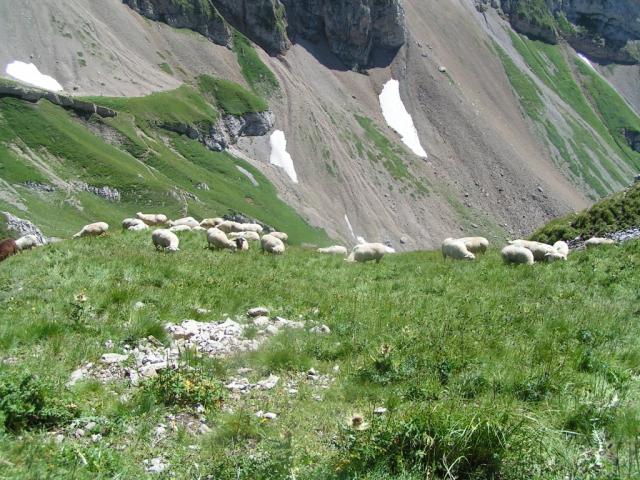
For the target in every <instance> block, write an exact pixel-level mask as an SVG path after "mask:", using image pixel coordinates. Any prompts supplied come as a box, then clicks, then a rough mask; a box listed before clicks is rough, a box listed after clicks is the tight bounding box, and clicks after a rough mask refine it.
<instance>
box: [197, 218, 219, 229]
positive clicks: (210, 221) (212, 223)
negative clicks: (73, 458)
mask: <svg viewBox="0 0 640 480" xmlns="http://www.w3.org/2000/svg"><path fill="white" fill-rule="evenodd" d="M222 222H224V219H223V218H220V217H215V218H205V219H204V220H202V221H201V222H200V226H201V227H204V228H213V227H217V226H218V225H220V224H221V223H222Z"/></svg>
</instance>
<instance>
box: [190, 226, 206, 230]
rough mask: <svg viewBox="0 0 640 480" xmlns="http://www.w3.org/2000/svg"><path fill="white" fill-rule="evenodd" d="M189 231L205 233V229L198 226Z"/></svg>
mask: <svg viewBox="0 0 640 480" xmlns="http://www.w3.org/2000/svg"><path fill="white" fill-rule="evenodd" d="M191 230H193V231H194V232H206V231H207V229H206V228H204V227H201V226H200V225H198V226H197V227H193V228H192V229H191Z"/></svg>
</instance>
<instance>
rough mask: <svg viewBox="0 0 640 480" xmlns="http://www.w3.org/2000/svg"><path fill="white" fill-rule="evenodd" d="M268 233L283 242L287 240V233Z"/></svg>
mask: <svg viewBox="0 0 640 480" xmlns="http://www.w3.org/2000/svg"><path fill="white" fill-rule="evenodd" d="M269 235H271V236H272V237H276V238H277V239H279V240H281V241H283V242H287V241H288V240H289V235H287V234H286V233H284V232H271V233H269Z"/></svg>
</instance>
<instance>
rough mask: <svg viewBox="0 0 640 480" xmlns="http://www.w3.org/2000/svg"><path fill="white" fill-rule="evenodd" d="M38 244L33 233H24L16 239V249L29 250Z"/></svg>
mask: <svg viewBox="0 0 640 480" xmlns="http://www.w3.org/2000/svg"><path fill="white" fill-rule="evenodd" d="M38 245H40V243H39V242H38V237H36V236H35V235H25V236H23V237H20V238H19V239H17V240H16V246H17V247H18V250H20V251H22V250H31V249H32V248H34V247H37V246H38Z"/></svg>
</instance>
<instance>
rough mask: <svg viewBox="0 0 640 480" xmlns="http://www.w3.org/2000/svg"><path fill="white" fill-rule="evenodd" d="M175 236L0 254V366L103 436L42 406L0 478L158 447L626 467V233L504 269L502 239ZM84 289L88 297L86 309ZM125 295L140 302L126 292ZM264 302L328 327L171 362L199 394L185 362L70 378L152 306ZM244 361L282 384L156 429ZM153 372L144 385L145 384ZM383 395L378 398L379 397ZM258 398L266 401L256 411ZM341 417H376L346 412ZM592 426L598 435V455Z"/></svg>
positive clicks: (227, 457) (160, 313)
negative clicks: (427, 242)
mask: <svg viewBox="0 0 640 480" xmlns="http://www.w3.org/2000/svg"><path fill="white" fill-rule="evenodd" d="M128 233H130V232H128ZM181 238H182V242H181V251H180V252H178V253H177V254H162V253H156V252H155V251H154V249H153V247H152V246H151V245H150V242H149V238H148V234H146V233H141V234H136V233H131V234H120V233H112V234H111V235H110V236H109V237H106V238H97V239H87V240H80V241H68V242H64V243H61V244H56V245H51V246H47V247H44V248H41V249H38V250H35V251H33V252H28V253H25V254H22V255H18V256H15V257H11V258H10V259H9V260H7V261H6V262H5V263H3V268H2V269H0V345H1V347H2V349H1V351H2V354H1V357H2V359H7V358H12V359H14V360H12V361H11V362H0V372H1V374H2V376H3V377H2V378H21V377H22V376H24V375H26V374H32V375H34V376H35V377H37V378H38V379H40V381H41V384H40V385H42V387H38V388H41V389H42V388H45V389H46V390H45V391H44V398H45V401H46V402H51V401H52V400H50V399H60V400H61V401H64V402H67V401H68V400H69V399H73V403H74V406H73V410H68V411H63V412H62V413H65V415H69V414H71V415H72V416H73V417H75V418H76V419H78V420H77V421H81V422H86V421H88V419H91V420H93V421H94V422H95V423H96V426H95V427H94V430H93V431H92V433H93V432H99V433H101V434H102V440H100V441H98V442H96V443H93V442H91V441H90V440H89V439H87V438H75V437H74V436H73V435H72V434H71V433H72V432H73V431H74V429H75V428H77V427H75V426H74V425H75V424H74V423H72V421H69V420H65V418H66V417H65V416H58V417H56V427H55V428H56V429H60V430H62V431H64V432H65V433H66V437H65V440H64V441H63V442H62V443H60V444H57V443H55V442H53V441H52V435H50V434H49V433H48V428H50V427H47V426H46V425H47V424H46V423H43V427H42V428H41V429H38V428H35V429H22V430H21V431H20V433H6V432H5V433H3V434H0V451H1V452H2V458H3V459H4V460H5V461H3V462H2V464H1V465H0V471H2V476H4V477H7V478H42V477H47V476H48V477H52V478H78V479H82V478H92V479H100V478H113V477H114V476H120V477H122V478H145V473H144V464H143V460H145V459H150V458H153V457H157V456H161V457H163V458H164V459H165V460H166V461H167V462H168V463H169V464H170V470H169V472H168V474H170V475H172V476H173V477H174V478H198V477H206V476H211V477H213V478H220V479H226V478H229V479H237V478H247V479H248V478H265V479H266V478H269V479H280V478H281V479H285V478H291V475H292V473H293V474H295V476H296V478H318V479H319V478H322V479H325V478H326V479H331V478H367V479H378V480H382V479H387V480H390V479H405V480H408V479H411V480H414V479H415V480H417V479H424V478H442V479H444V478H447V476H448V475H450V476H453V477H456V478H474V479H490V478H501V479H513V480H516V479H518V480H519V479H523V478H536V479H548V480H551V479H557V478H565V477H569V478H581V479H594V480H595V479H601V478H611V479H614V478H615V479H631V478H637V476H638V474H640V471H639V470H638V457H637V452H636V450H635V445H636V442H637V438H638V435H640V422H639V419H640V417H639V414H640V410H639V406H640V405H639V401H638V399H639V398H640V397H639V396H638V393H639V392H638V385H637V381H636V378H637V375H638V373H639V372H638V365H639V363H638V362H639V360H640V341H639V340H638V336H637V331H638V328H639V327H640V317H639V316H638V301H639V300H640V297H638V290H637V285H638V282H639V281H640V278H639V275H640V274H639V273H638V272H640V269H639V267H640V243H639V242H635V243H629V244H626V245H625V246H620V247H613V248H603V249H601V250H598V251H588V252H577V253H574V254H572V255H571V256H570V257H569V260H568V261H567V262H558V263H554V264H537V265H534V266H532V267H508V266H505V265H504V264H503V263H502V261H501V260H500V258H499V255H498V253H497V250H491V251H490V252H489V253H488V254H487V255H486V256H484V257H482V258H480V259H479V260H477V261H475V262H453V261H444V260H442V258H441V256H440V255H439V253H437V252H415V253H409V254H397V255H392V256H388V257H385V258H384V259H383V261H382V262H381V263H380V264H379V265H374V264H369V265H358V264H356V265H354V264H347V263H345V262H344V261H343V260H342V259H340V258H328V257H324V256H319V255H316V254H314V253H313V252H311V251H308V250H303V249H300V248H296V247H292V248H289V249H288V250H287V252H286V253H285V254H284V255H283V256H279V257H272V256H264V255H262V254H260V253H259V252H258V251H256V250H255V249H254V250H251V251H249V252H248V253H246V254H231V253H229V252H212V251H207V250H203V249H202V246H203V244H204V238H203V237H202V236H201V234H196V233H192V234H185V235H183V236H182V237H181ZM5 267H7V268H5ZM319 287H320V288H319ZM81 292H82V293H83V294H84V295H85V296H86V302H83V303H82V304H81V307H80V308H78V306H77V305H78V303H77V301H76V300H74V298H75V296H76V295H77V294H78V293H81ZM137 301H142V302H144V303H145V305H146V306H145V307H144V308H143V309H140V310H135V309H134V308H133V305H134V304H135V303H136V302H137ZM256 305H267V306H269V307H271V309H272V314H274V315H281V316H284V317H287V318H292V319H293V318H297V317H298V315H301V316H302V317H303V318H304V319H306V320H307V321H308V322H309V325H314V324H317V323H323V324H326V325H328V326H329V327H330V328H331V333H330V334H329V335H318V334H312V333H309V332H307V331H306V330H299V331H287V332H282V333H281V334H279V335H278V336H276V337H273V338H272V339H271V340H269V341H268V343H266V344H265V345H264V346H263V347H262V348H261V349H260V350H258V351H257V352H254V353H248V354H244V355H240V356H238V357H233V358H229V359H223V360H216V361H210V360H206V359H197V358H191V359H190V360H188V359H186V358H185V361H186V362H192V363H191V364H192V365H193V366H194V368H196V369H197V372H199V373H198V377H197V378H198V380H197V386H198V388H199V389H204V390H193V389H191V387H190V386H189V385H191V384H193V382H194V381H195V380H190V383H189V385H187V384H186V383H176V381H178V380H179V377H178V378H177V379H169V380H170V383H164V382H163V383H160V384H159V383H158V381H156V382H155V383H154V384H151V385H149V386H148V387H145V386H144V385H143V386H141V387H131V386H129V385H128V384H127V383H126V382H115V383H112V384H107V385H101V384H99V383H96V382H93V381H85V382H80V383H79V384H77V385H76V386H74V387H73V388H71V389H67V388H66V387H65V386H64V383H65V382H66V380H67V378H68V376H69V374H70V373H71V372H72V371H73V370H74V369H76V368H77V367H78V365H80V364H82V363H83V362H87V361H91V362H95V361H96V360H97V359H98V358H99V357H100V355H101V354H102V353H104V352H105V351H107V349H106V348H105V347H104V342H105V341H106V340H107V339H110V340H111V341H113V342H114V345H115V346H114V347H113V348H112V349H111V351H121V349H122V346H123V345H124V344H125V343H129V344H135V343H136V342H137V341H138V340H139V339H140V338H143V337H146V336H147V335H149V334H150V332H153V334H154V335H157V336H159V337H160V338H161V339H164V340H163V341H166V338H165V337H164V336H163V335H161V327H162V324H163V323H164V322H168V321H181V320H182V319H184V318H199V317H196V316H195V315H196V314H195V308H196V307H205V308H209V309H211V310H212V312H211V314H210V315H208V316H207V319H220V318H223V314H230V315H232V316H233V315H236V314H243V312H244V311H245V310H246V309H247V308H249V307H253V306H256ZM334 366H338V367H339V368H338V369H337V370H336V369H334ZM238 367H250V368H252V369H253V371H252V372H250V373H248V374H245V375H248V376H249V377H250V379H251V381H256V380H258V379H261V378H264V377H265V376H267V375H268V374H269V373H275V374H276V375H278V376H280V377H281V381H280V383H279V384H278V385H277V386H276V388H275V389H274V390H271V391H265V392H261V391H255V392H252V393H250V394H248V395H242V396H240V397H239V398H233V397H232V396H227V398H226V399H225V400H224V401H225V403H226V407H227V408H228V409H230V410H231V411H230V412H223V411H220V410H218V409H216V408H213V409H208V410H207V411H206V413H205V416H206V418H207V423H208V425H209V426H210V427H211V428H212V431H211V432H210V433H208V434H205V435H194V434H192V433H189V432H188V431H186V430H184V429H180V428H178V429H177V430H175V431H173V430H171V429H169V432H168V435H167V436H166V438H165V439H163V440H161V441H155V440H154V438H155V429H156V427H157V424H158V423H159V422H162V423H167V420H166V415H167V414H168V413H171V414H177V413H180V412H183V413H185V412H190V411H191V407H190V406H183V401H184V399H186V398H189V397H185V395H187V394H188V395H196V394H197V395H198V398H200V396H202V395H204V397H202V398H211V397H208V396H207V395H208V393H207V392H209V390H208V388H209V387H207V385H212V386H211V388H212V389H213V390H212V391H213V392H215V391H217V390H216V389H217V388H218V386H217V385H219V383H218V382H220V381H226V380H227V379H228V378H230V377H231V376H234V375H235V372H236V369H237V368H238ZM310 367H314V368H316V369H317V370H318V371H319V372H320V373H322V374H328V375H331V376H332V377H334V378H335V380H334V381H333V382H331V383H330V386H329V388H328V389H323V388H320V387H318V386H317V385H315V384H314V383H313V382H311V381H307V380H304V378H305V373H304V372H305V371H306V369H308V368H310ZM289 381H295V382H296V384H297V388H298V393H296V394H295V395H292V394H289V393H288V392H287V390H288V388H289V387H288V386H287V382H289ZM146 385H148V384H146ZM166 385H169V387H170V388H169V389H167V387H166ZM149 389H151V390H152V391H153V392H157V393H154V395H151V396H149V395H145V394H144V392H146V391H149ZM157 395H160V396H159V397H157ZM316 395H320V396H321V398H322V401H318V400H316V399H315V398H314V397H315V396H316ZM29 398H30V397H28V398H27V399H26V400H28V399H29ZM194 398H195V397H194ZM215 398H217V397H215ZM12 405H13V403H12ZM45 405H48V403H46V404H45ZM379 406H384V407H386V408H387V409H388V411H387V413H386V414H385V415H381V416H376V415H374V414H373V410H374V408H375V407H379ZM3 408H4V407H3ZM258 410H264V411H274V412H277V413H278V418H277V419H276V420H275V421H273V422H268V421H263V420H258V419H257V418H256V417H255V415H254V413H255V412H256V411H258ZM354 413H361V414H362V415H363V416H364V419H365V422H366V423H367V424H368V426H369V428H368V429H365V430H362V431H357V430H353V429H351V428H350V427H349V418H350V417H351V416H352V415H353V414H354ZM43 418H44V419H43V421H45V422H46V421H48V420H47V419H48V418H51V417H43ZM83 419H85V420H83ZM596 435H598V436H600V437H601V438H603V439H606V441H604V442H603V443H602V444H603V445H604V449H605V451H604V452H602V456H601V458H600V462H601V466H596V465H595V463H596V455H597V451H598V441H597V438H596ZM447 472H449V473H447ZM450 476H449V478H451V477H450Z"/></svg>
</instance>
